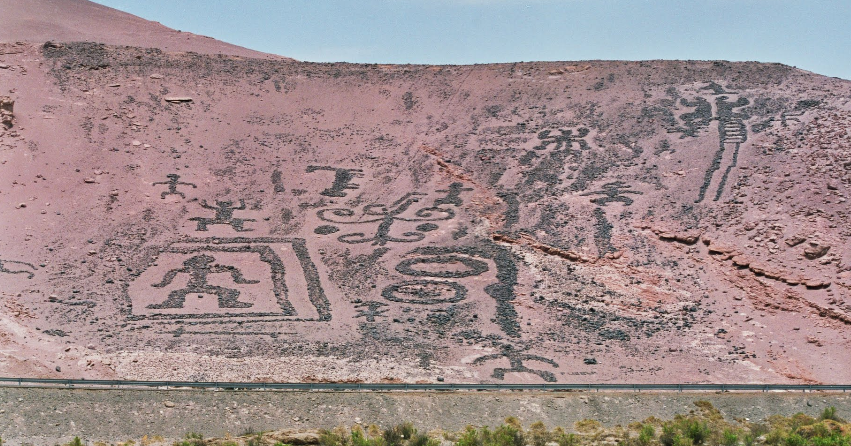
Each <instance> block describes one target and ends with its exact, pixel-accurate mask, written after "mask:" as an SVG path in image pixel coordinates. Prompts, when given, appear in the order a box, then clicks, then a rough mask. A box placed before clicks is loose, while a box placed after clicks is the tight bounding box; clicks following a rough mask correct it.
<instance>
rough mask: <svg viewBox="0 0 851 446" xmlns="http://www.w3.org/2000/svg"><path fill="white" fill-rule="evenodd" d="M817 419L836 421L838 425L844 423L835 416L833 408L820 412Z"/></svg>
mask: <svg viewBox="0 0 851 446" xmlns="http://www.w3.org/2000/svg"><path fill="white" fill-rule="evenodd" d="M818 419H819V420H821V421H824V420H831V421H837V422H839V423H844V422H845V420H843V419H842V418H839V417H838V416H837V415H836V408H835V407H833V406H830V407H825V408H824V410H823V411H821V415H819V417H818Z"/></svg>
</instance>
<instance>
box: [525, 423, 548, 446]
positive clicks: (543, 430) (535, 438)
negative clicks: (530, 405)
mask: <svg viewBox="0 0 851 446" xmlns="http://www.w3.org/2000/svg"><path fill="white" fill-rule="evenodd" d="M550 438H551V435H550V433H549V432H548V431H547V427H546V426H544V423H542V422H540V421H536V422H534V423H532V425H531V426H529V442H530V444H531V445H532V446H546V444H547V442H549V441H550Z"/></svg>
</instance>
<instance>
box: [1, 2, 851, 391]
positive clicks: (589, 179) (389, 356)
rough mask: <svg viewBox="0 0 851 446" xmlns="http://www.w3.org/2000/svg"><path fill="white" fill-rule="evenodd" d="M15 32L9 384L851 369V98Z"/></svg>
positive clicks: (660, 78)
mask: <svg viewBox="0 0 851 446" xmlns="http://www.w3.org/2000/svg"><path fill="white" fill-rule="evenodd" d="M41 4H42V5H45V4H52V3H51V2H43V3H41ZM56 4H57V5H60V6H61V7H62V8H70V9H69V10H73V9H74V8H78V7H80V8H82V7H93V6H91V5H90V4H87V3H83V2H68V3H64V2H61V3H59V2H58V3H56ZM63 11H64V9H63ZM20 14H24V13H20ZM27 14H30V16H33V13H27ZM69 14H70V13H69ZM113 14H120V13H117V12H113V11H111V10H108V9H105V8H101V7H97V8H96V10H95V11H94V12H92V13H87V17H88V19H89V20H94V21H95V22H96V23H103V24H107V23H110V17H111V15H113ZM36 15H37V14H36ZM59 16H62V17H64V16H66V14H59ZM14 17H16V18H11V19H10V18H8V16H6V15H4V17H3V18H2V19H0V29H3V30H4V31H3V32H4V33H8V32H10V31H6V30H9V29H13V30H14V29H17V30H18V31H16V32H19V33H20V34H16V35H14V36H9V35H8V34H3V38H4V40H7V41H10V42H12V41H18V40H29V41H30V42H32V43H6V44H2V46H0V96H8V97H9V101H8V102H7V104H8V103H9V102H11V101H14V105H13V106H9V105H7V106H6V109H7V112H6V114H5V115H4V116H6V117H7V118H4V119H7V121H8V123H7V124H6V125H4V126H3V127H0V128H2V129H3V130H0V132H2V134H0V209H2V214H0V215H2V220H0V259H2V261H3V271H2V272H0V320H2V324H0V374H2V375H7V376H8V375H12V376H17V375H23V376H32V375H35V376H44V377H87V378H89V377H118V378H142V379H198V380H309V381H314V380H317V381H327V380H331V381H344V380H348V381H382V380H385V381H397V380H404V381H408V382H414V381H427V382H433V381H435V380H437V379H438V377H440V378H441V379H444V380H445V381H448V382H467V381H495V382H500V381H501V380H504V381H511V382H544V381H545V380H549V381H552V380H556V381H558V382H823V383H838V382H848V381H849V380H851V379H849V378H851V372H849V370H851V368H849V365H851V360H849V359H848V358H849V357H851V355H849V354H848V353H849V340H848V333H849V324H851V306H849V297H851V296H850V295H849V294H851V291H849V289H851V245H850V244H849V235H851V229H849V228H851V222H849V212H848V203H847V197H848V195H849V187H851V135H849V127H851V102H849V101H851V99H850V98H851V83H849V82H847V81H843V80H840V79H834V78H826V77H823V76H819V75H815V74H812V73H807V72H803V71H800V70H796V69H794V68H790V67H787V66H783V65H777V64H760V63H727V62H676V61H647V62H561V63H522V64H500V65H478V66H410V65H408V66H395V65H355V64H313V63H298V62H292V61H285V60H262V59H246V58H239V57H235V56H233V57H228V56H214V55H201V54H187V53H168V52H165V51H160V50H156V49H144V48H133V47H117V46H107V45H101V44H97V43H72V42H67V41H64V42H60V43H52V44H47V45H44V44H42V42H38V40H37V39H35V38H34V37H27V36H31V35H30V34H26V32H27V31H26V30H25V28H26V27H22V25H21V21H22V20H23V19H22V18H21V17H23V16H14ZM122 17H124V16H122ZM127 17H128V18H127V20H129V21H131V22H133V23H138V25H135V26H138V27H139V28H140V29H150V27H149V26H153V25H148V24H146V23H145V22H144V21H141V19H137V18H132V17H129V16H127ZM51 20H52V19H51ZM54 25H55V26H56V27H61V26H62V23H55V24H54V23H53V22H51V21H50V20H48V22H47V24H46V25H45V26H44V29H45V30H47V31H44V33H42V34H37V36H42V37H45V36H50V37H49V38H50V39H52V40H56V41H60V40H81V39H87V40H97V39H103V41H105V42H108V43H113V44H115V43H120V44H122V45H135V46H138V47H160V48H164V47H165V46H166V45H168V44H170V43H168V42H172V40H169V39H170V37H168V36H171V35H172V34H173V33H174V32H173V31H169V30H164V31H163V32H162V36H164V37H161V39H162V40H157V39H159V38H160V37H157V38H156V39H155V38H148V37H147V36H146V37H144V38H141V39H139V40H133V39H134V37H133V36H132V35H129V34H128V35H127V37H126V38H127V39H131V40H129V41H128V40H125V41H117V40H109V39H108V38H107V37H109V36H113V37H114V36H115V35H116V34H114V33H111V34H110V33H108V35H107V36H106V37H104V36H102V35H97V34H92V35H82V36H81V37H74V35H71V34H56V36H59V37H62V36H70V37H68V38H67V39H60V38H59V37H56V38H54V37H53V34H51V30H53V29H54V28H53V26H54ZM95 29H100V28H97V27H96V28H95ZM150 32H151V33H153V34H155V35H157V36H160V34H158V33H157V32H154V31H150ZM18 36H22V37H18ZM110 38H111V37H110ZM122 38H124V37H122ZM44 40H47V39H46V38H45V39H44ZM192 42H195V43H192ZM203 42H207V40H204V41H203ZM190 43H191V45H190ZM196 43H197V42H196V41H194V40H191V39H190V41H189V43H187V45H190V46H189V47H181V48H182V49H184V50H189V49H191V50H193V51H196V52H199V53H201V52H206V53H210V52H226V51H225V49H226V48H231V49H232V48H233V47H228V46H226V45H225V44H221V43H219V42H215V41H209V43H210V44H211V45H213V46H212V47H204V48H208V49H207V50H202V49H199V48H201V47H196V46H192V45H195V44H196ZM210 48H213V49H210ZM174 49H175V48H173V47H172V48H171V50H174ZM230 54H236V53H230ZM242 55H245V54H242ZM327 169H331V170H327ZM334 169H337V170H334ZM346 169H348V170H346ZM168 175H179V178H178V177H176V176H172V177H170V178H171V179H170V178H169V177H167V176H168ZM335 180H336V181H335ZM169 181H176V182H179V183H187V184H175V187H174V188H173V189H170V185H169V184H168V182H169ZM169 191H171V192H173V193H169ZM217 202H219V203H218V204H217ZM224 202H230V204H226V203H224ZM243 203H244V209H243V206H242V204H243ZM215 207H219V210H218V211H216V210H215V209H214V208H215ZM234 207H236V208H239V209H236V210H234V209H233V208H234ZM217 213H218V217H219V218H218V219H216V214H217ZM205 225H207V227H206V229H207V230H206V231H204V230H203V229H205V228H204V226H205ZM169 296H171V297H172V299H171V300H168V299H169Z"/></svg>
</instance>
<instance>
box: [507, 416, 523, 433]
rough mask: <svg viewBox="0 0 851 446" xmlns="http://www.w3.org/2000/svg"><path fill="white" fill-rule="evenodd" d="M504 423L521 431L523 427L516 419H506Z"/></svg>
mask: <svg viewBox="0 0 851 446" xmlns="http://www.w3.org/2000/svg"><path fill="white" fill-rule="evenodd" d="M504 422H505V424H507V425H509V426H511V427H513V428H515V429H518V430H520V429H523V425H522V424H520V420H518V419H517V417H506V418H505V420H504Z"/></svg>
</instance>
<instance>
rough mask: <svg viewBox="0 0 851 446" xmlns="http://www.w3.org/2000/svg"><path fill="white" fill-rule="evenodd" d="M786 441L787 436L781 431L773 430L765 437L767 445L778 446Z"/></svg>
mask: <svg viewBox="0 0 851 446" xmlns="http://www.w3.org/2000/svg"><path fill="white" fill-rule="evenodd" d="M785 439H786V435H784V434H783V431H781V430H780V429H772V430H771V432H769V433H768V434H766V435H765V444H768V445H771V446H778V445H780V444H781V443H783V440H785Z"/></svg>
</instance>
